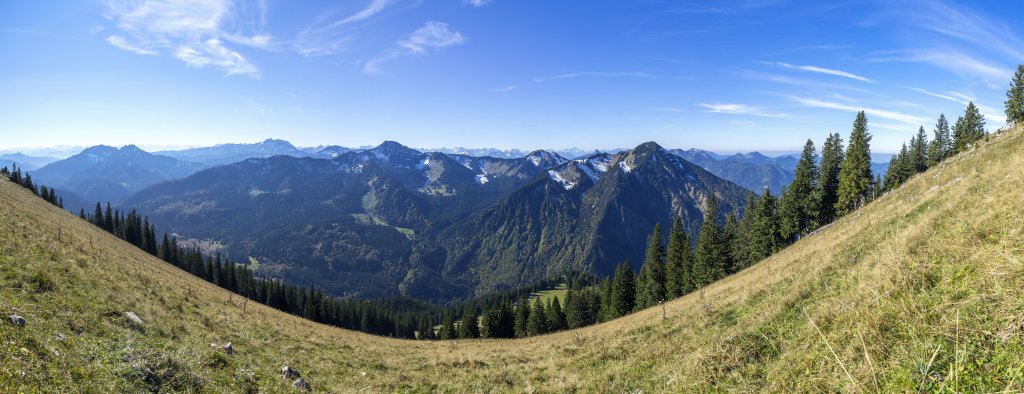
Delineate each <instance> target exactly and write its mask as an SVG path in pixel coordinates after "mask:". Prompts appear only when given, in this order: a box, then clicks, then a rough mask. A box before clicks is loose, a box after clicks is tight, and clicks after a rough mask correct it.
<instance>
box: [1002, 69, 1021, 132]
mask: <svg viewBox="0 0 1024 394" xmlns="http://www.w3.org/2000/svg"><path fill="white" fill-rule="evenodd" d="M1005 104H1006V122H1007V123H1011V124H1016V125H1022V124H1024V64H1021V65H1019V66H1017V72H1016V73H1015V74H1013V80H1011V81H1010V89H1009V90H1007V91H1006V102H1005Z"/></svg>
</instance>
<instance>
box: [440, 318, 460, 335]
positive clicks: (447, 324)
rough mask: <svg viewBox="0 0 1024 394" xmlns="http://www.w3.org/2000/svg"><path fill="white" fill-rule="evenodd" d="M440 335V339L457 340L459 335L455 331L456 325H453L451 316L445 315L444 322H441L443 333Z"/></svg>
mask: <svg viewBox="0 0 1024 394" xmlns="http://www.w3.org/2000/svg"><path fill="white" fill-rule="evenodd" d="M439 334H440V335H438V336H439V337H440V339H456V338H458V333H457V332H456V331H455V324H454V323H452V316H451V315H449V314H445V315H444V320H442V321H441V332H440V333H439Z"/></svg>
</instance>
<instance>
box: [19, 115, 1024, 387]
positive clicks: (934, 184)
mask: <svg viewBox="0 0 1024 394" xmlns="http://www.w3.org/2000/svg"><path fill="white" fill-rule="evenodd" d="M1022 168H1024V131H1022V130H1020V129H1016V130H1013V131H1008V132H1004V133H1001V134H998V135H993V136H991V141H987V142H982V143H980V144H979V146H978V147H976V148H974V149H972V150H970V151H967V152H964V153H961V154H959V155H957V156H956V157H953V158H951V159H949V160H947V161H945V162H943V163H941V164H939V165H938V166H936V167H934V168H932V169H930V170H929V171H927V172H925V173H923V174H920V175H917V176H915V177H913V178H911V179H910V180H909V181H908V182H906V183H905V184H904V185H903V186H902V187H901V188H900V189H898V190H896V191H894V192H892V193H890V194H887V195H885V196H882V197H880V198H878V199H877V200H875V201H874V202H872V203H871V204H869V205H868V206H866V207H865V208H862V209H860V210H858V211H856V212H854V213H852V214H850V215H848V216H846V217H844V218H842V219H840V220H838V221H836V222H835V223H833V224H832V225H831V226H829V227H828V228H825V229H822V230H820V231H818V232H817V233H816V234H814V235H811V236H808V237H805V238H804V239H802V240H801V241H799V242H797V243H796V244H794V245H793V246H791V247H789V248H787V249H785V250H783V251H781V252H779V253H777V254H776V255H774V256H772V257H771V258H769V259H766V260H764V261H762V262H760V263H758V264H755V265H754V266H752V267H750V268H748V269H746V270H744V271H741V272H740V273H738V274H736V275H733V276H730V277H727V278H725V279H723V280H720V281H718V282H716V283H714V284H712V285H710V286H708V287H706V288H705V289H704V291H702V292H698V293H694V294H690V295H688V296H685V297H683V298H681V299H678V300H676V301H673V302H670V303H667V304H665V305H664V307H655V308H651V309H648V310H645V311H641V312H639V313H635V314H632V315H629V316H626V317H623V318H621V319H617V320H614V321H611V322H607V323H604V324H600V325H596V326H592V327H588V328H584V329H581V330H573V331H566V332H562V333H557V334H552V335H546V336H541V337H536V338H529V339H522V340H473V341H458V342H455V341H431V342H422V341H417V342H413V341H399V340H390V339H386V338H379V337H372V336H369V335H364V334H359V333H354V332H349V331H344V330H339V329H334V328H330V327H325V326H321V325H317V324H313V323H309V322H306V321H303V320H301V319H298V318H295V317H293V316H287V315H284V314H282V313H279V312H276V311H273V310H270V309H267V308H265V307H262V306H259V305H256V304H253V303H249V304H248V305H244V306H243V304H242V303H241V301H240V299H239V298H238V297H232V296H230V295H229V294H227V293H226V292H224V291H222V290H220V289H217V288H214V287H212V286H211V285H208V284H206V283H204V282H202V281H199V280H197V279H195V278H193V277H191V276H189V275H187V274H185V273H184V272H182V271H179V270H177V269H174V268H172V267H171V266H169V265H167V264H164V263H162V262H159V261H157V260H156V259H154V258H152V257H151V256H148V255H146V254H144V253H143V252H141V251H138V250H136V249H134V248H131V247H129V246H127V245H126V244H124V243H123V242H121V241H119V240H117V239H115V238H113V237H111V236H109V235H108V234H104V233H103V232H102V231H101V230H98V229H95V228H92V227H91V226H90V225H88V224H86V223H84V222H80V221H79V220H78V219H76V218H74V217H72V216H71V215H69V214H67V213H65V212H63V211H61V210H59V209H57V208H56V207H53V206H51V205H49V204H47V203H45V202H43V201H42V200H40V199H37V198H36V197H34V196H32V195H31V194H30V193H29V192H27V191H25V190H23V189H22V188H20V187H17V186H14V185H12V184H10V183H9V182H0V200H2V201H4V203H3V204H0V219H2V220H0V234H2V236H0V289H3V290H2V291H0V312H3V316H2V317H4V318H5V320H4V322H3V323H0V335H2V337H3V339H4V341H3V342H2V343H0V392H19V391H26V392H32V391H41V392H69V391H70V392H75V391H85V392H125V391H128V392H138V391H144V390H147V389H152V388H160V389H162V390H165V391H193V392H246V391H249V392H256V391H261V392H284V391H286V390H290V389H289V388H288V386H289V384H290V382H289V381H286V380H284V379H282V378H281V377H280V375H279V374H278V372H277V370H279V369H280V367H281V365H282V364H287V365H289V366H291V367H294V368H295V369H297V370H299V371H300V372H302V375H303V376H304V377H305V378H306V379H308V381H309V382H310V383H311V384H312V386H313V389H314V390H315V391H325V392H354V391H367V392H432V391H433V392H437V391H439V392H481V391H482V392H488V391H491V392H523V391H528V392H636V391H643V392H706V391H728V392H761V391H769V392H837V391H842V392H859V391H875V392H907V391H927V392H1020V391H1021V390H1024V385H1022V384H1024V360H1022V359H1021V357H1020V355H1021V354H1024V294H1022V292H1024V290H1022V289H1024V263H1022V262H1024V248H1022V247H1021V245H1024V221H1022V220H1021V216H1020V211H1021V209H1022V208H1024V194H1022V193H1020V190H1021V189H1022V187H1024V171H1022V170H1021V169H1022ZM126 311H132V312H134V313H135V314H137V315H138V316H139V317H140V318H141V319H142V321H143V323H141V324H137V323H131V321H130V320H129V319H128V318H126V317H125V315H124V312H126ZM12 313H16V314H18V315H20V316H24V317H25V319H26V320H27V324H26V325H25V326H24V327H16V326H14V325H12V324H10V323H8V322H7V321H6V317H7V315H9V314H12ZM58 334H59V335H60V336H62V337H63V340H58V339H57V336H58ZM229 341H230V342H232V344H233V345H234V355H232V356H227V355H225V354H224V351H223V350H220V349H219V348H215V347H211V346H210V344H211V343H217V344H223V343H226V342H229ZM243 370H245V371H243ZM247 371H251V372H252V374H251V375H250V374H249V373H248V372H247Z"/></svg>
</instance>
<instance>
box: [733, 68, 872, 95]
mask: <svg viewBox="0 0 1024 394" xmlns="http://www.w3.org/2000/svg"><path fill="white" fill-rule="evenodd" d="M736 74H737V75H738V76H740V77H744V78H750V79H756V80H760V81H768V82H774V83H781V84H787V85H798V86H808V87H813V88H818V89H832V90H845V91H851V92H858V93H863V94H875V93H874V92H871V91H868V90H865V89H862V88H860V87H856V86H852V85H848V84H842V83H831V82H824V81H818V80H810V79H803V78H793V77H791V76H788V75H780V74H775V73H766V72H760V71H752V70H740V71H738V72H736Z"/></svg>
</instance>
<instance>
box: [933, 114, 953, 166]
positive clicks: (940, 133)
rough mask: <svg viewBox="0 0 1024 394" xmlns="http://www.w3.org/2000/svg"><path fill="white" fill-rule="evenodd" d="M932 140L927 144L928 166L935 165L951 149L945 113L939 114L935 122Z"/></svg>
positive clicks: (946, 155)
mask: <svg viewBox="0 0 1024 394" xmlns="http://www.w3.org/2000/svg"><path fill="white" fill-rule="evenodd" d="M932 133H933V137H932V141H931V142H930V143H929V144H928V167H932V166H935V165H936V164H939V162H941V161H943V160H945V159H946V157H948V156H949V152H950V149H952V140H951V138H952V137H951V136H950V134H949V122H948V121H946V115H945V114H940V115H939V120H938V122H936V123H935V130H933V131H932Z"/></svg>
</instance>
